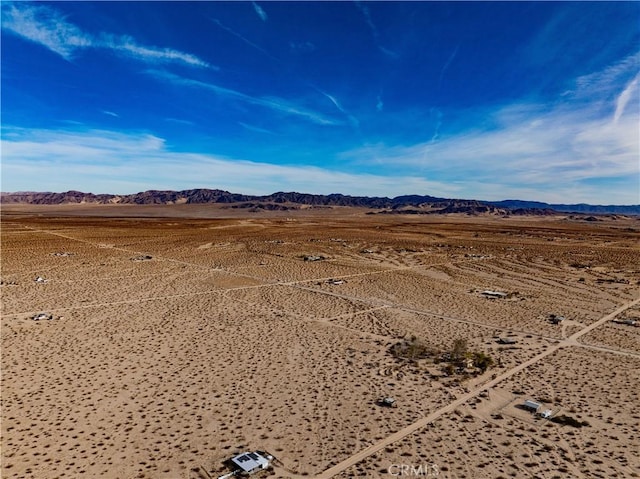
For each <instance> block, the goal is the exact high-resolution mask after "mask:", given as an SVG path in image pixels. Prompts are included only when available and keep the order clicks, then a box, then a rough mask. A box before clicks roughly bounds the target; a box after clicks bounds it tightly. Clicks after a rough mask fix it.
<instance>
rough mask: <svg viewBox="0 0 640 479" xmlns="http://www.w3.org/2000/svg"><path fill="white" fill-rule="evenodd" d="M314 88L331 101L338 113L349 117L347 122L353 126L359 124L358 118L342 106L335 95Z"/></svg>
mask: <svg viewBox="0 0 640 479" xmlns="http://www.w3.org/2000/svg"><path fill="white" fill-rule="evenodd" d="M314 88H315V87H314ZM315 90H316V91H317V92H318V93H320V94H321V95H323V96H324V97H325V98H327V99H328V100H329V101H330V102H331V103H333V105H334V106H335V107H336V108H337V109H338V111H339V112H340V113H342V114H343V115H345V116H346V117H347V118H348V119H349V123H351V125H353V126H355V127H356V128H357V127H358V126H359V125H360V121H358V119H357V118H356V117H355V116H353V115H352V114H351V113H349V112H347V111H346V110H345V109H344V108H343V107H342V105H341V104H340V102H339V101H338V100H337V99H336V97H334V96H333V95H330V94H328V93H327V92H325V91H322V90H320V89H319V88H315Z"/></svg>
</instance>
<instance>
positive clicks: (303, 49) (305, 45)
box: [289, 41, 317, 53]
mask: <svg viewBox="0 0 640 479" xmlns="http://www.w3.org/2000/svg"><path fill="white" fill-rule="evenodd" d="M316 49H317V47H316V46H315V44H313V43H312V42H308V41H307V42H289V50H291V51H292V52H294V53H309V52H313V51H315V50H316Z"/></svg>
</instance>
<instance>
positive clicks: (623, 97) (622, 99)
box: [613, 73, 640, 123]
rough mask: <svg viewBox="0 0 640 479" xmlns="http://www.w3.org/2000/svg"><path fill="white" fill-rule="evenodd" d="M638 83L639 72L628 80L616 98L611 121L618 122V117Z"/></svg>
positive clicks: (635, 91) (639, 80)
mask: <svg viewBox="0 0 640 479" xmlns="http://www.w3.org/2000/svg"><path fill="white" fill-rule="evenodd" d="M639 83H640V73H638V74H637V75H636V77H635V78H634V79H633V80H631V82H629V84H628V85H627V87H626V88H625V89H624V90H623V92H622V93H620V95H619V96H618V98H617V99H616V111H615V112H614V114H613V122H614V123H618V120H620V117H621V116H622V114H623V113H624V111H625V108H626V107H627V105H628V104H629V100H631V98H632V97H633V95H634V94H636V93H637V91H638V84H639Z"/></svg>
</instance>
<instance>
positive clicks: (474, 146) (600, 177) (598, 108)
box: [341, 61, 640, 204]
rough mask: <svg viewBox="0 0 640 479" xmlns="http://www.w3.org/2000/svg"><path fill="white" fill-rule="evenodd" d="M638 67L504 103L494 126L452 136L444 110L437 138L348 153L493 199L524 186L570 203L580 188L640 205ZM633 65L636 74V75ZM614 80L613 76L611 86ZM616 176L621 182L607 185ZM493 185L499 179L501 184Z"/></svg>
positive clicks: (584, 197) (581, 197) (594, 197)
mask: <svg viewBox="0 0 640 479" xmlns="http://www.w3.org/2000/svg"><path fill="white" fill-rule="evenodd" d="M634 68H635V67H634V63H633V62H630V61H623V62H620V63H618V64H616V65H614V66H613V67H610V68H608V69H606V70H604V71H603V72H597V73H594V74H592V75H590V76H588V77H581V78H579V79H578V81H577V84H578V86H577V88H576V90H575V92H574V93H572V94H571V95H570V96H565V97H564V98H563V101H561V102H556V103H550V104H530V103H516V104H512V105H507V106H504V107H502V108H500V109H498V110H496V111H494V112H490V113H488V114H487V115H486V118H487V121H486V123H488V124H489V123H490V124H491V125H492V126H491V128H484V129H480V128H478V129H470V130H465V131H460V132H457V133H455V134H451V133H450V134H448V135H447V134H446V133H443V132H442V131H441V115H440V114H439V113H438V112H436V113H437V114H438V117H437V126H436V131H435V132H434V134H433V136H432V137H431V139H430V140H426V141H423V142H420V143H415V144H411V145H386V144H384V143H379V144H370V145H366V146H364V147H361V148H356V149H353V150H350V151H346V152H344V153H343V154H342V155H341V156H342V158H343V159H346V160H349V161H352V162H354V163H355V164H361V165H376V167H378V168H395V169H396V170H398V171H415V172H423V173H426V174H428V175H430V178H432V179H438V180H440V181H445V180H447V181H452V182H457V184H465V185H467V187H468V188H470V189H469V191H470V192H476V193H472V194H470V195H469V196H474V197H479V195H480V193H481V192H483V191H486V193H487V196H485V199H500V198H499V197H496V195H500V197H503V198H504V192H505V191H509V190H517V189H522V190H523V191H529V192H531V193H536V194H535V195H533V196H531V197H530V198H532V199H536V198H537V199H543V200H546V201H558V202H567V193H568V192H570V193H571V194H572V195H578V196H574V197H573V200H572V201H585V202H608V203H615V202H617V203H634V204H637V203H639V202H640V191H639V182H638V179H639V178H640V163H639V161H638V158H639V157H640V133H639V131H638V125H639V124H640V88H638V83H639V82H640V74H638V73H637V69H636V71H635V72H633V69H634ZM630 72H631V73H632V74H633V75H634V76H633V79H632V80H631V81H630V82H629V81H628V80H626V79H627V78H628V77H629V73H630ZM608 80H609V81H613V83H609V84H606V85H605V84H604V83H605V82H606V81H608ZM614 80H615V81H614ZM589 92H590V93H589ZM588 98H595V99H597V101H592V102H589V101H586V99H588ZM611 182H615V183H616V184H617V185H618V187H617V188H615V189H603V185H607V184H611ZM486 185H493V187H494V188H493V191H492V190H491V189H489V190H487V186H486ZM523 196H524V195H523V194H520V195H518V196H517V197H519V198H523ZM527 199H528V198H527Z"/></svg>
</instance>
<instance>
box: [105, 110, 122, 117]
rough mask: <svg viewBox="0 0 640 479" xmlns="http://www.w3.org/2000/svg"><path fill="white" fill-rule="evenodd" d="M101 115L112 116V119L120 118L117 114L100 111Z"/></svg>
mask: <svg viewBox="0 0 640 479" xmlns="http://www.w3.org/2000/svg"><path fill="white" fill-rule="evenodd" d="M102 113H104V114H105V115H109V116H112V117H114V118H120V115H118V114H117V113H115V112H113V111H109V110H102Z"/></svg>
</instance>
